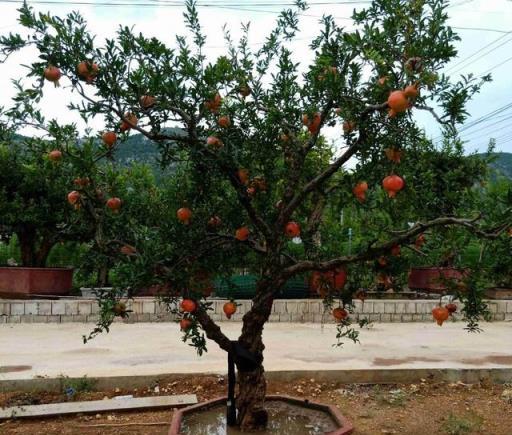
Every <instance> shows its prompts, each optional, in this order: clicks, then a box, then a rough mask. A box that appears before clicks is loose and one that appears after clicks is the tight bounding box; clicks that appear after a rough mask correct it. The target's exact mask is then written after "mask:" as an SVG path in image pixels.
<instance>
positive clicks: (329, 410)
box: [168, 395, 354, 435]
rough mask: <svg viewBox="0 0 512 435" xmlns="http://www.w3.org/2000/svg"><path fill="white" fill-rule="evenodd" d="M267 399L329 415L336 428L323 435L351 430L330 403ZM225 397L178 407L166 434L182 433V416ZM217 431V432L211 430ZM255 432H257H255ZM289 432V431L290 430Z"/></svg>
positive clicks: (214, 405)
mask: <svg viewBox="0 0 512 435" xmlns="http://www.w3.org/2000/svg"><path fill="white" fill-rule="evenodd" d="M266 399H267V400H268V401H277V402H284V403H286V404H289V405H292V406H297V407H300V408H307V409H312V410H316V411H320V412H322V413H325V414H327V416H328V417H330V418H331V419H332V421H333V423H334V424H335V426H337V429H335V430H334V431H331V432H328V433H326V434H325V435H349V434H351V433H352V432H353V430H354V427H353V426H352V423H351V422H350V421H349V420H347V419H346V418H345V417H344V416H343V414H341V412H340V411H339V410H338V409H337V408H336V407H334V406H331V405H324V404H321V403H316V402H310V401H308V400H304V399H300V398H296V397H289V396H279V395H269V396H267V397H266ZM226 400H227V397H221V398H218V399H214V400H209V401H207V402H202V403H199V404H197V405H192V406H189V407H187V408H183V409H179V410H177V411H175V412H174V414H173V416H172V422H171V427H170V429H169V434H168V435H182V434H183V433H182V432H181V427H182V422H183V420H184V418H186V417H187V416H189V415H191V414H196V413H201V412H204V411H208V410H210V409H212V408H217V407H219V406H222V405H225V404H226ZM212 433H217V432H212ZM256 433H257V432H256ZM290 433H291V432H290Z"/></svg>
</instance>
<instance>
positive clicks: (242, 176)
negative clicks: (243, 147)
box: [236, 168, 249, 186]
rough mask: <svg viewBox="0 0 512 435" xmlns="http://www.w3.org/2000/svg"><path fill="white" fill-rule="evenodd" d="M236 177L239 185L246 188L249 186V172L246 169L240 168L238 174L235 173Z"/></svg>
mask: <svg viewBox="0 0 512 435" xmlns="http://www.w3.org/2000/svg"><path fill="white" fill-rule="evenodd" d="M236 175H237V177H238V180H239V181H240V183H242V184H244V185H246V186H247V184H249V170H248V169H244V168H240V169H239V170H238V172H237V173H236Z"/></svg>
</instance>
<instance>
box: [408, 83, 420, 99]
mask: <svg viewBox="0 0 512 435" xmlns="http://www.w3.org/2000/svg"><path fill="white" fill-rule="evenodd" d="M418 93H419V92H418V88H417V87H416V86H415V85H409V86H406V87H405V89H404V94H405V96H406V97H407V98H409V99H411V100H414V99H415V98H416V97H417V96H418Z"/></svg>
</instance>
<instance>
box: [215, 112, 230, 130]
mask: <svg viewBox="0 0 512 435" xmlns="http://www.w3.org/2000/svg"><path fill="white" fill-rule="evenodd" d="M217 124H219V127H221V128H228V127H230V126H231V119H229V116H227V115H225V116H221V117H220V118H219V119H218V120H217Z"/></svg>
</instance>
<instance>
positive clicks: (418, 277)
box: [408, 267, 468, 293]
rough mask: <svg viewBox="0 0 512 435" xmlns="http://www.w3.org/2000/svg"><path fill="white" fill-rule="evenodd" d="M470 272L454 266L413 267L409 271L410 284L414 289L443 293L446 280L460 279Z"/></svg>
mask: <svg viewBox="0 0 512 435" xmlns="http://www.w3.org/2000/svg"><path fill="white" fill-rule="evenodd" d="M467 274H468V272H467V271H463V270H459V269H455V268H453V267H413V268H411V270H410V271H409V281H408V286H409V288H410V289H412V290H422V291H427V292H432V293H443V292H444V291H446V290H447V287H446V285H445V282H444V281H446V280H449V281H451V280H453V281H460V280H461V279H463V278H464V277H465V276H467Z"/></svg>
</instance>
